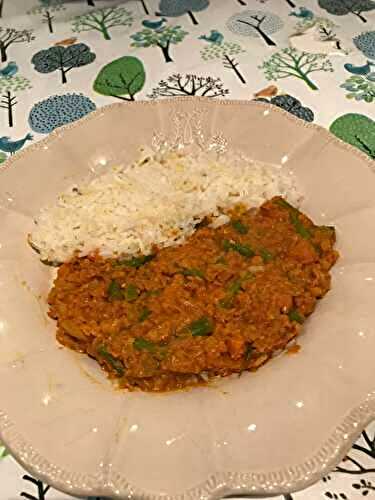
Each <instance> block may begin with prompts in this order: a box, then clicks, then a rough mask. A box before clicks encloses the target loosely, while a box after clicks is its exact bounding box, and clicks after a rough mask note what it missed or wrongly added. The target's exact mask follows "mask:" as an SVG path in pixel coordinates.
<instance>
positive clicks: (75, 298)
mask: <svg viewBox="0 0 375 500" xmlns="http://www.w3.org/2000/svg"><path fill="white" fill-rule="evenodd" d="M334 243H335V231H334V229H333V228H331V227H327V226H321V227H319V226H315V225H314V224H313V223H312V222H311V220H310V219H308V217H306V216H305V215H304V214H302V213H301V212H299V211H298V210H297V209H295V208H293V207H292V206H291V205H289V204H288V203H287V202H286V201H285V200H283V199H282V198H280V197H277V198H273V199H272V200H270V201H268V202H266V203H264V204H263V205H262V206H261V207H260V208H259V209H251V210H248V211H245V210H244V209H243V208H242V209H241V208H240V207H238V208H237V210H234V211H233V212H232V214H231V221H230V222H229V223H227V224H225V225H223V226H221V227H219V228H216V229H213V228H210V227H208V226H207V225H206V226H205V225H204V224H201V225H200V227H198V228H197V230H196V231H195V233H194V234H193V235H192V236H191V237H189V238H188V239H187V240H186V242H185V243H184V244H183V245H180V246H176V247H169V248H163V249H157V248H155V250H154V251H153V253H152V255H149V256H138V257H133V258H124V259H117V260H114V259H105V258H102V257H100V256H99V255H92V256H89V257H83V258H74V259H73V260H71V261H70V262H67V263H65V264H63V265H61V267H60V268H59V271H58V277H57V279H56V281H55V283H54V286H53V288H52V290H51V292H50V294H49V305H50V313H49V314H50V316H51V317H52V318H54V319H55V320H56V321H57V339H58V341H59V342H61V344H63V345H64V346H67V347H70V348H72V349H75V350H77V351H79V352H82V353H87V354H88V355H89V356H91V357H93V358H95V359H96V360H97V361H98V362H99V363H100V365H101V366H102V367H103V368H104V369H105V371H106V372H108V374H109V376H110V377H111V378H114V379H117V380H118V382H119V385H120V387H123V388H127V389H130V390H134V389H141V390H144V391H169V390H176V389H181V388H185V387H187V386H191V385H197V384H202V383H204V382H205V381H207V380H208V379H209V378H210V377H212V376H226V375H229V374H232V373H241V372H242V371H243V370H256V369H257V368H259V367H260V366H261V365H262V364H264V363H265V362H266V361H267V360H268V359H270V358H271V356H272V355H273V354H275V353H276V352H279V351H280V350H282V349H284V348H286V346H287V344H288V343H289V342H290V341H291V340H292V339H294V338H295V337H296V336H297V335H299V333H300V332H301V329H302V325H303V323H304V321H305V320H306V318H307V317H308V316H309V315H310V314H311V313H312V312H313V311H314V308H315V306H316V303H317V300H318V299H320V298H322V297H323V296H324V295H325V294H326V293H327V292H328V290H329V288H330V274H329V270H330V269H331V267H332V266H333V265H334V263H335V262H336V260H337V258H338V253H337V252H336V251H335V250H334Z"/></svg>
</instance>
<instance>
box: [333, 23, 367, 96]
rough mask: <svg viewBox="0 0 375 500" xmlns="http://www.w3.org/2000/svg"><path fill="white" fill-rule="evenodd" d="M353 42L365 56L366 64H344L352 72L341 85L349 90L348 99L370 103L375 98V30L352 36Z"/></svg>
mask: <svg viewBox="0 0 375 500" xmlns="http://www.w3.org/2000/svg"><path fill="white" fill-rule="evenodd" d="M353 43H354V45H355V46H356V47H357V49H358V50H360V51H361V52H362V54H363V55H364V56H365V57H366V59H367V61H366V64H363V65H361V66H355V65H353V64H350V63H346V64H344V68H345V69H346V70H347V71H349V72H350V73H352V76H351V77H349V78H348V79H347V80H346V81H345V82H344V83H343V84H342V85H340V86H341V88H343V89H346V90H348V91H349V93H348V94H346V97H347V98H348V99H355V100H357V101H362V100H363V101H365V102H368V103H371V102H373V101H374V99H375V31H366V32H365V33H361V34H360V35H358V36H356V37H355V38H353Z"/></svg>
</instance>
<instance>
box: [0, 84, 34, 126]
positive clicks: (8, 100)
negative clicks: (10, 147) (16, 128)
mask: <svg viewBox="0 0 375 500" xmlns="http://www.w3.org/2000/svg"><path fill="white" fill-rule="evenodd" d="M27 89H31V83H30V80H28V79H27V78H25V77H23V76H20V75H16V76H9V77H3V78H0V94H1V96H0V108H3V109H6V111H7V115H8V125H9V127H13V125H14V117H13V108H14V106H16V104H17V94H18V93H19V92H22V91H23V90H27Z"/></svg>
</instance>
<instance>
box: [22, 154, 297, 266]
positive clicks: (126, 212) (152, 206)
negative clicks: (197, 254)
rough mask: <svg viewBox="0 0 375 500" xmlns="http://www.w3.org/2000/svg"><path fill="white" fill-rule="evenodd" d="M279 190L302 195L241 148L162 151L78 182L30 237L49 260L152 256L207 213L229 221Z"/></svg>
mask: <svg viewBox="0 0 375 500" xmlns="http://www.w3.org/2000/svg"><path fill="white" fill-rule="evenodd" d="M275 195H282V196H285V197H287V198H288V199H289V200H290V201H291V202H292V203H296V202H297V200H298V193H297V189H296V185H295V181H294V178H293V176H292V175H291V174H290V173H289V172H285V171H284V169H281V168H280V167H276V166H272V165H265V164H260V163H257V162H253V161H251V160H249V159H247V158H244V157H243V156H241V155H237V154H235V153H226V154H221V155H220V156H217V155H214V154H212V153H210V154H208V153H199V154H195V155H193V154H183V153H177V152H171V151H170V152H167V153H163V154H156V153H153V152H151V151H148V150H147V149H143V150H141V155H140V158H139V160H137V161H136V162H135V163H134V164H132V165H130V166H125V167H116V168H112V169H111V170H109V171H108V172H107V173H105V174H104V175H101V176H99V177H97V178H95V179H94V180H91V181H90V182H86V183H82V185H78V186H73V187H72V188H71V189H70V190H69V191H68V192H66V193H64V194H62V195H60V196H59V198H58V200H57V202H56V204H55V205H53V206H51V207H47V208H44V209H42V210H41V212H40V214H39V215H38V217H37V218H36V220H35V224H36V226H35V229H34V231H33V232H32V234H31V236H30V242H31V244H32V245H33V246H34V247H35V248H36V249H37V250H38V251H39V252H40V256H41V259H42V260H48V261H52V262H64V261H67V260H69V259H70V258H71V257H72V256H73V254H74V253H75V252H78V254H79V255H81V256H84V255H88V254H90V253H92V252H94V251H99V253H100V254H101V255H103V256H108V257H109V256H116V255H124V254H126V255H132V254H138V253H141V254H148V253H149V252H150V251H151V249H152V246H153V245H158V246H160V247H164V246H170V245H176V244H179V243H181V242H183V241H184V239H185V238H186V237H187V236H189V235H190V234H192V233H193V231H194V227H195V225H196V224H197V223H198V222H199V221H201V220H202V219H203V218H204V217H205V216H208V215H211V216H213V218H214V222H213V224H214V225H220V224H223V223H225V222H227V221H228V217H227V216H226V215H225V210H227V209H228V208H230V207H232V206H234V205H236V204H238V203H243V204H245V205H246V206H248V207H252V206H258V205H260V204H261V203H263V202H264V201H265V200H267V199H269V198H271V197H272V196H275Z"/></svg>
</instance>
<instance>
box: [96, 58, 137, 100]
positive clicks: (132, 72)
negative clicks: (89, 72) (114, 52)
mask: <svg viewBox="0 0 375 500" xmlns="http://www.w3.org/2000/svg"><path fill="white" fill-rule="evenodd" d="M145 79H146V74H145V69H144V66H143V64H142V61H140V60H139V59H137V58H136V57H130V56H124V57H120V58H119V59H115V60H114V61H112V62H110V63H109V64H106V65H105V66H104V67H103V68H102V69H101V70H100V71H99V74H98V76H97V77H96V79H95V82H94V90H95V91H96V92H98V93H99V94H102V95H106V96H111V97H116V98H117V99H122V100H124V101H134V96H135V95H136V94H137V93H138V92H140V91H141V90H142V88H143V86H144V84H145Z"/></svg>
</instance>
